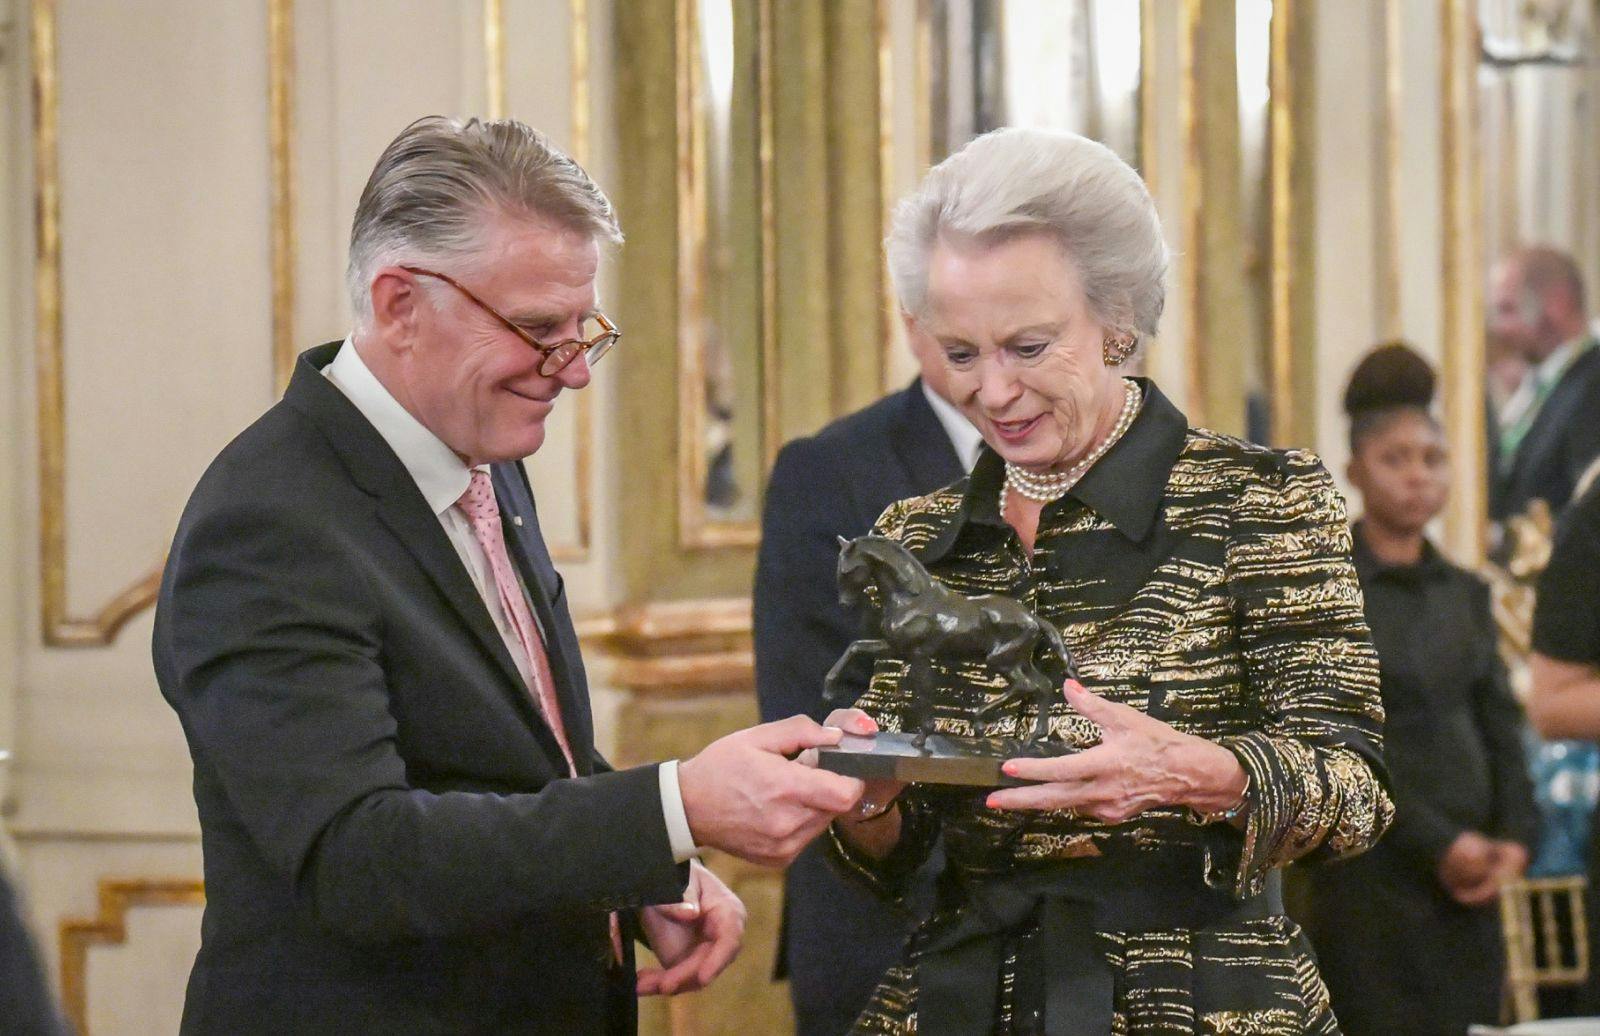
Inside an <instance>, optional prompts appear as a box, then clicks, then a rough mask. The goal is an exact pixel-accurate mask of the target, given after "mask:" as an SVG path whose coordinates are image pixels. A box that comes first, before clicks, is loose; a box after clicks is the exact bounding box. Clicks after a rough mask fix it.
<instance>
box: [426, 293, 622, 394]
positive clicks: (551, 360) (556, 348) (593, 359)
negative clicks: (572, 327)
mask: <svg viewBox="0 0 1600 1036" xmlns="http://www.w3.org/2000/svg"><path fill="white" fill-rule="evenodd" d="M400 269H402V270H405V271H406V272H407V273H414V274H416V275H417V276H419V277H432V278H433V279H434V280H438V281H444V282H445V283H446V284H448V285H450V287H452V288H454V289H455V290H457V291H459V292H460V293H461V294H463V295H465V296H466V297H467V298H468V300H470V301H471V302H472V303H473V304H474V305H476V306H477V307H478V308H479V309H481V310H483V311H484V312H485V313H487V314H489V315H490V316H492V317H494V318H495V319H496V320H498V321H500V323H502V324H504V325H505V326H506V327H508V328H510V330H511V333H512V334H514V335H516V336H517V337H518V338H520V339H522V340H523V341H524V342H527V343H528V345H529V346H531V347H532V348H533V349H534V351H536V352H537V353H538V354H539V355H540V356H542V357H544V359H543V360H541V361H540V362H539V373H540V374H541V375H542V376H544V377H546V378H549V377H554V376H555V375H557V374H559V373H561V371H562V370H564V369H565V368H566V366H567V365H568V364H569V363H571V362H572V361H573V360H576V359H577V358H578V357H579V356H580V355H586V356H587V357H588V359H589V363H590V364H591V365H593V364H595V363H598V362H599V361H600V357H602V356H604V355H605V354H606V353H608V352H610V351H611V347H612V346H613V345H616V344H617V339H619V338H621V337H622V332H621V331H619V330H617V325H616V324H613V323H612V322H611V321H609V320H607V319H606V315H605V314H604V313H598V312H597V313H595V315H594V316H593V317H591V318H590V319H592V320H593V321H594V322H595V323H596V324H598V325H599V326H600V330H599V331H598V332H596V333H595V334H594V335H593V336H592V337H590V338H570V339H568V340H567V341H565V342H556V343H555V344H554V345H545V344H544V343H543V342H540V341H538V340H537V339H535V338H534V337H533V336H532V335H530V334H529V333H528V332H526V331H524V330H523V329H522V328H520V327H518V326H517V325H516V324H514V323H512V322H511V319H510V318H509V317H507V316H506V315H505V314H503V313H501V312H500V311H499V310H497V309H495V308H494V307H493V306H491V305H489V304H488V303H487V302H485V301H483V300H482V299H480V298H478V296H476V295H474V294H473V293H472V292H471V291H469V290H468V289H467V288H466V286H464V285H463V284H461V283H460V282H459V281H457V280H456V279H455V278H454V277H450V276H447V275H446V274H442V273H438V272H436V271H434V270H425V269H423V268H422V267H420V266H402V267H400ZM585 323H587V321H585Z"/></svg>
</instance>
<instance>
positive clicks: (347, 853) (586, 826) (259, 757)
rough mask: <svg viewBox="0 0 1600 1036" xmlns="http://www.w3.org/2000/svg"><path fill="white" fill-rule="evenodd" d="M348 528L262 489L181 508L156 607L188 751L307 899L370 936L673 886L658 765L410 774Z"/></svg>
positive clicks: (670, 891) (349, 934) (631, 902)
mask: <svg viewBox="0 0 1600 1036" xmlns="http://www.w3.org/2000/svg"><path fill="white" fill-rule="evenodd" d="M346 535H348V534H346V533H344V532H343V531H342V530H339V529H336V528H329V527H325V523H323V524H318V523H316V522H313V521H312V520H310V519H309V518H308V517H307V516H306V515H305V513H304V512H303V509H295V508H290V507H283V506H277V507H275V506H272V505H264V504H263V503H262V502H261V500H260V498H259V497H256V498H255V499H253V500H250V501H246V502H231V503H229V504H226V505H223V506H220V507H213V508H211V509H210V510H209V511H208V513H205V514H203V515H201V516H199V517H196V518H192V519H186V521H185V523H184V526H183V527H182V528H181V529H180V532H179V536H178V538H177V540H176V542H175V543H174V545H173V550H172V553H171V555H170V557H169V560H168V566H167V574H166V580H165V585H164V587H163V592H162V599H161V609H160V613H159V614H158V617H157V625H156V641H155V653H156V663H157V669H158V672H161V673H162V677H163V678H162V684H163V691H164V693H166V694H167V697H168V698H169V699H170V700H171V701H172V703H173V705H174V707H175V708H176V709H177V711H178V713H179V716H180V717H181V719H182V720H183V724H184V728H185V732H186V734H187V735H188V738H189V743H190V750H191V752H192V753H193V755H194V757H195V763H196V766H197V767H207V768H209V769H210V770H212V771H214V773H215V774H216V776H217V780H218V783H220V785H221V788H222V792H223V794H224V796H225V798H226V802H227V805H228V807H229V808H230V810H231V812H232V814H233V817H234V818H236V819H237V821H238V822H239V824H240V825H241V826H242V827H243V829H244V831H245V833H247V835H248V837H249V838H250V839H251V840H252V841H253V842H254V844H255V846H256V847H257V849H258V850H259V852H260V854H261V856H262V858H263V859H264V860H265V861H266V862H267V864H268V866H270V867H271V868H273V869H274V870H276V871H277V872H278V873H279V874H280V875H281V876H282V879H283V881H284V882H285V883H286V884H288V885H290V886H291V887H292V888H293V889H294V890H295V893H296V897H297V900H298V902H299V903H300V904H302V906H303V909H304V910H305V911H306V912H307V913H308V914H309V915H310V916H311V917H312V918H314V919H315V920H316V921H318V922H320V923H321V924H322V925H324V926H325V927H327V928H329V929H331V930H332V931H334V932H336V933H338V934H340V935H342V936H344V937H345V938H348V939H350V940H352V941H355V942H360V943H372V944H376V943H385V942H391V941H396V940H405V939H412V938H419V937H430V938H438V937H460V936H468V935H472V934H475V933H481V932H485V931H489V930H493V929H496V928H503V927H505V926H506V925H508V924H511V923H514V922H515V921H517V920H519V919H521V918H523V917H525V916H528V915H535V914H542V913H559V912H568V911H589V910H613V909H622V908H626V907H631V906H637V905H640V904H646V903H660V902H671V901H674V900H676V899H677V898H678V896H679V895H680V894H681V893H682V891H683V887H684V883H685V881H686V878H687V874H686V868H684V867H681V866H679V865H677V864H675V863H674V861H673V859H672V852H671V848H670V846H669V844H668V838H667V831H666V823H665V820H664V818H663V816H662V811H661V800H660V793H659V788H658V784H657V780H658V779H657V774H656V768H655V767H654V766H645V767H638V768H635V769H631V770H624V771H621V772H612V773H601V774H596V775H594V776H592V777H584V778H577V779H567V780H555V781H552V782H550V783H549V784H547V785H546V786H545V787H543V788H542V789H540V790H538V791H537V792H531V793H523V794H480V793H471V792H444V793H433V792H429V791H425V790H422V789H418V788H414V787H412V786H410V784H409V783H408V781H407V775H406V765H405V762H404V760H403V759H402V758H401V756H400V754H399V751H398V749H397V747H396V739H397V736H398V729H397V725H396V722H395V719H394V717H393V715H392V713H391V711H390V696H389V692H388V688H387V685H386V682H385V671H384V664H385V660H384V640H383V637H384V630H383V623H382V617H381V615H380V613H379V611H378V609H377V607H376V606H375V604H374V602H375V601H378V600H381V597H380V595H381V594H382V593H383V592H385V591H384V588H383V587H380V586H375V585H370V584H369V582H368V580H367V577H366V575H365V574H364V572H363V571H362V570H360V569H358V568H356V567H355V566H353V565H352V564H350V562H349V561H348V553H349V552H347V551H346V550H344V548H343V546H342V544H341V542H340V541H341V537H342V536H346ZM441 691H442V692H448V688H441ZM618 830H626V831H628V832H629V837H628V838H617V837H615V834H614V833H615V832H616V831H618Z"/></svg>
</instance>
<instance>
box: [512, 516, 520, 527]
mask: <svg viewBox="0 0 1600 1036" xmlns="http://www.w3.org/2000/svg"><path fill="white" fill-rule="evenodd" d="M511 524H512V525H515V526H516V527H517V528H519V529H520V528H522V515H520V514H514V515H512V516H511Z"/></svg>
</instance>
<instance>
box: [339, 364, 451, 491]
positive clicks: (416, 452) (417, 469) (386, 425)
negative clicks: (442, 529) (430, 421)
mask: <svg viewBox="0 0 1600 1036" xmlns="http://www.w3.org/2000/svg"><path fill="white" fill-rule="evenodd" d="M322 374H323V377H325V378H327V379H328V380H329V381H331V382H333V384H334V385H335V386H336V387H337V388H338V389H339V391H340V392H343V393H344V394H345V397H346V398H347V399H349V400H350V402H351V403H353V404H354V405H355V408H356V409H357V410H359V411H361V415H362V416H363V417H365V418H366V419H367V420H368V421H369V422H371V424H372V427H373V428H374V429H376V430H377V432H378V434H379V435H381V436H382V437H383V441H384V442H386V443H388V444H389V448H390V449H391V450H393V451H394V453H395V456H396V457H399V458H400V463H401V464H403V465H404V466H405V469H406V471H407V472H409V473H410V474H411V478H412V480H413V481H414V482H416V484H417V488H418V489H420V490H422V498H423V499H424V500H426V501H427V502H428V506H429V507H430V508H432V509H433V513H434V514H436V515H438V514H443V513H444V512H445V511H447V510H449V509H450V507H451V506H452V505H454V504H455V502H456V501H457V500H459V499H461V494H462V493H465V492H466V491H467V486H468V485H470V484H471V482H472V471H471V469H469V468H468V467H467V466H466V465H465V464H464V463H462V461H461V458H460V457H457V456H456V455H455V452H454V451H452V450H451V449H450V447H448V446H446V445H445V444H444V443H443V442H442V441H441V440H440V439H439V437H438V436H436V435H434V434H433V433H432V432H430V431H428V429H427V428H426V427H424V426H423V424H422V422H421V421H418V420H417V419H416V418H415V417H413V416H412V415H411V412H410V411H408V410H407V409H406V408H405V407H403V406H401V405H400V401H399V400H397V399H395V398H394V396H393V395H391V394H390V392H389V390H388V389H387V388H384V386H383V382H381V381H379V380H378V376H377V375H376V374H373V373H372V369H371V368H370V367H368V366H367V364H366V362H365V361H364V360H362V359H361V354H360V353H358V352H357V351H356V347H355V343H354V342H352V341H351V340H350V339H349V338H346V339H345V340H344V344H343V345H341V346H340V347H339V352H338V354H337V355H335V356H334V358H333V362H332V363H330V364H328V366H326V367H324V368H323V370H322Z"/></svg>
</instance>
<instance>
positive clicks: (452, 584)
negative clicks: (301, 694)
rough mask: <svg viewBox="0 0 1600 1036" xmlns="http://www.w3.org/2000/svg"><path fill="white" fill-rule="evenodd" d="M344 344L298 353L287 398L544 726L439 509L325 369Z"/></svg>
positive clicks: (527, 712)
mask: <svg viewBox="0 0 1600 1036" xmlns="http://www.w3.org/2000/svg"><path fill="white" fill-rule="evenodd" d="M341 344H342V343H340V342H329V343H327V344H326V345H319V346H317V347H315V348H313V349H308V350H306V351H305V352H303V353H301V354H300V358H299V360H298V361H297V362H296V363H295V369H294V373H293V375H292V376H291V377H290V380H289V387H288V388H287V389H286V390H285V392H284V395H283V404H284V405H286V406H289V407H292V408H293V409H295V410H298V411H299V412H300V413H302V414H304V415H305V416H306V417H307V419H309V420H310V421H311V422H312V423H313V424H315V425H316V426H317V427H318V428H319V429H321V431H322V434H323V436H324V437H325V438H326V439H327V441H328V443H329V445H330V447H331V448H332V449H333V451H334V453H335V454H336V455H337V456H338V457H339V460H340V463H342V464H343V465H344V467H345V470H346V472H347V473H348V474H349V476H350V479H351V481H352V482H354V483H355V485H356V486H357V487H359V488H360V489H361V490H362V491H363V492H365V493H366V494H368V495H369V496H371V497H373V498H374V505H375V510H376V512H377V517H378V519H379V521H381V522H382V523H383V524H384V525H385V526H387V527H388V528H389V530H390V531H391V532H393V533H394V535H395V538H396V539H398V540H399V541H400V543H401V545H402V546H403V547H404V548H405V549H406V551H407V552H409V553H410V554H411V556H412V558H413V559H414V560H415V561H416V563H417V565H418V566H419V567H420V568H421V569H422V570H423V572H425V573H426V574H427V576H428V578H429V579H430V580H431V581H432V582H433V584H434V586H435V587H437V588H438V590H439V592H440V594H442V595H443V596H444V598H445V600H446V601H448V602H449V604H450V607H451V609H452V610H453V611H454V612H455V613H456V614H457V615H458V616H459V617H460V619H461V621H462V622H463V623H464V624H465V625H466V626H467V628H468V629H469V630H471V632H472V635H473V636H474V637H475V638H476V639H477V641H478V644H479V646H480V647H482V649H483V650H484V652H485V653H486V654H487V655H488V656H489V657H491V658H493V659H494V661H495V665H496V667H497V668H498V669H499V670H500V673H501V675H502V676H504V677H505V681H504V682H503V687H502V690H503V691H504V692H505V693H507V694H509V696H510V697H511V699H512V701H513V703H514V704H515V706H516V708H517V709H518V710H519V711H520V712H521V713H522V714H523V716H524V718H525V719H527V720H528V721H529V723H530V724H532V725H533V726H535V727H536V728H543V727H544V721H543V719H542V718H541V717H540V716H539V713H538V711H537V709H536V708H535V707H534V705H533V698H532V696H531V695H529V694H528V693H527V685H526V683H524V681H523V679H522V674H521V673H520V672H518V670H517V667H516V664H515V663H514V662H513V661H512V660H511V655H510V653H509V652H508V651H507V649H506V645H505V640H504V639H503V638H502V637H501V636H500V632H499V631H498V630H497V629H495V626H494V621H493V620H492V619H491V618H490V617H489V610H488V608H487V607H486V606H485V605H484V603H483V598H482V596H480V595H479V593H478V588H477V587H476V586H475V585H474V584H473V582H472V577H471V576H469V575H468V574H467V569H466V566H464V565H462V563H461V557H460V555H458V554H457V553H456V550H455V548H454V547H453V546H451V544H450V539H449V537H448V536H447V535H445V531H444V527H443V526H442V525H440V524H439V516H438V514H437V513H435V512H434V510H433V508H432V507H431V506H430V505H429V503H428V501H427V500H426V498H424V496H423V494H422V490H421V489H420V488H418V486H417V483H416V480H415V479H413V478H412V477H411V473H410V472H409V471H407V470H406V466H405V465H404V464H403V463H402V462H401V460H400V458H399V457H398V456H396V455H395V452H394V449H393V448H392V447H391V446H390V445H389V443H388V442H387V441H385V439H384V437H383V436H382V435H381V434H379V432H378V430H377V429H376V428H374V427H373V425H372V423H371V422H370V421H368V420H367V418H366V417H365V416H363V415H362V413H361V411H360V410H359V409H358V408H357V407H356V405H355V404H354V403H352V402H351V401H350V400H349V399H347V398H346V397H345V394H344V393H343V392H341V391H340V390H339V388H338V386H336V385H334V384H333V383H332V382H330V381H329V380H328V379H327V378H326V377H324V376H323V373H322V371H323V369H324V368H325V367H327V366H328V364H330V363H332V362H333V358H334V356H335V354H337V353H338V351H339V346H340V345H341ZM544 729H548V728H544Z"/></svg>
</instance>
